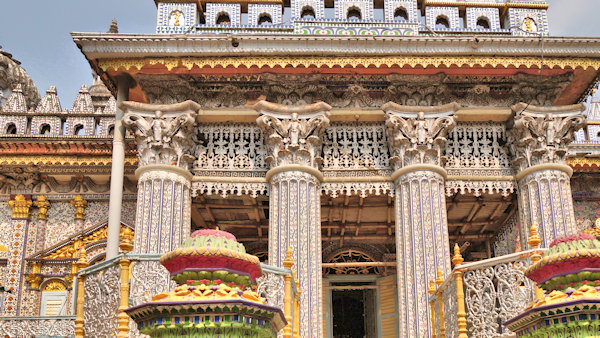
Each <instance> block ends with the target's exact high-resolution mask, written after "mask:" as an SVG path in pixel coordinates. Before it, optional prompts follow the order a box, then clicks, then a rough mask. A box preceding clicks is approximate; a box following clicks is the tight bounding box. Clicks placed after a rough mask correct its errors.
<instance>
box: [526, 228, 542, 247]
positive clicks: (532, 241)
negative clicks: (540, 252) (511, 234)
mask: <svg viewBox="0 0 600 338" xmlns="http://www.w3.org/2000/svg"><path fill="white" fill-rule="evenodd" d="M541 242H542V241H541V240H540V236H538V232H537V228H536V227H535V225H534V224H531V228H530V229H529V238H527V244H529V247H531V248H532V249H537V248H538V247H539V246H540V243H541Z"/></svg>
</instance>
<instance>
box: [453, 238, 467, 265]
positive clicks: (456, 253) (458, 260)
mask: <svg viewBox="0 0 600 338" xmlns="http://www.w3.org/2000/svg"><path fill="white" fill-rule="evenodd" d="M464 261H465V260H464V258H463V256H462V255H461V254H460V246H458V243H454V257H452V264H454V266H458V265H461V264H462V262H464Z"/></svg>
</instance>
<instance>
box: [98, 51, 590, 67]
mask: <svg viewBox="0 0 600 338" xmlns="http://www.w3.org/2000/svg"><path fill="white" fill-rule="evenodd" d="M544 64H545V66H546V67H549V68H554V67H559V68H561V69H564V68H566V67H571V68H578V67H582V68H584V69H585V68H588V67H592V68H593V69H595V70H598V69H600V58H559V57H546V58H544ZM146 65H151V66H153V65H163V66H165V67H167V70H169V71H171V70H173V68H175V67H184V68H187V69H188V70H191V69H192V68H193V67H199V68H203V67H209V68H216V67H223V68H225V67H230V66H231V67H234V68H240V67H245V68H250V67H258V68H275V67H281V68H287V67H292V68H297V67H319V68H321V67H325V68H333V67H351V68H357V67H361V68H363V67H365V68H368V67H376V68H381V67H394V66H397V67H405V66H408V67H411V68H415V67H424V68H427V67H431V66H433V67H442V66H443V67H449V66H459V67H463V66H468V67H474V66H487V65H489V66H492V67H511V66H512V67H515V68H520V67H526V68H535V69H537V68H539V65H540V58H539V57H537V56H474V55H465V56H399V55H388V56H335V55H333V56H302V55H294V56H289V55H288V56H280V55H273V56H267V57H265V56H241V55H240V56H220V57H214V56H206V57H181V58H177V57H170V58H130V59H103V60H99V61H98V66H99V67H100V68H101V69H102V70H104V71H109V70H112V71H117V70H119V69H121V68H123V69H124V70H126V71H127V70H130V69H131V68H133V69H135V70H140V69H142V68H143V67H144V66H146Z"/></svg>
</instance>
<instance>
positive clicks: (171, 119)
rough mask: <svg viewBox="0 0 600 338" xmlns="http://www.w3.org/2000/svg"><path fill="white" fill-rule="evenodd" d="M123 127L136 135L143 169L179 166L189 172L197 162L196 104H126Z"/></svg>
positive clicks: (123, 105) (122, 105) (190, 102)
mask: <svg viewBox="0 0 600 338" xmlns="http://www.w3.org/2000/svg"><path fill="white" fill-rule="evenodd" d="M121 109H123V110H124V111H125V115H123V125H124V126H125V127H126V128H127V129H129V130H131V131H132V132H133V134H134V135H135V140H136V143H137V151H138V157H139V166H140V167H142V166H145V165H150V164H166V165H176V166H178V167H181V168H183V169H189V168H190V165H191V163H192V161H193V159H194V156H192V149H193V148H194V145H195V141H194V140H195V139H196V135H195V128H194V126H195V125H196V117H197V116H198V114H197V111H198V110H199V109H200V106H199V105H198V104H197V103H195V102H193V101H185V102H182V103H176V104H167V105H157V104H145V103H138V102H129V101H127V102H123V103H122V104H121Z"/></svg>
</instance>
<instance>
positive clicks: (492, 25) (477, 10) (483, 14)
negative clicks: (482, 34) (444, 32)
mask: <svg viewBox="0 0 600 338" xmlns="http://www.w3.org/2000/svg"><path fill="white" fill-rule="evenodd" d="M480 19H483V20H485V21H487V23H488V24H489V28H488V29H489V30H491V31H494V30H499V29H500V10H499V9H498V8H481V7H469V8H467V28H469V29H481V28H479V27H477V22H478V21H479V20H480Z"/></svg>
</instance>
